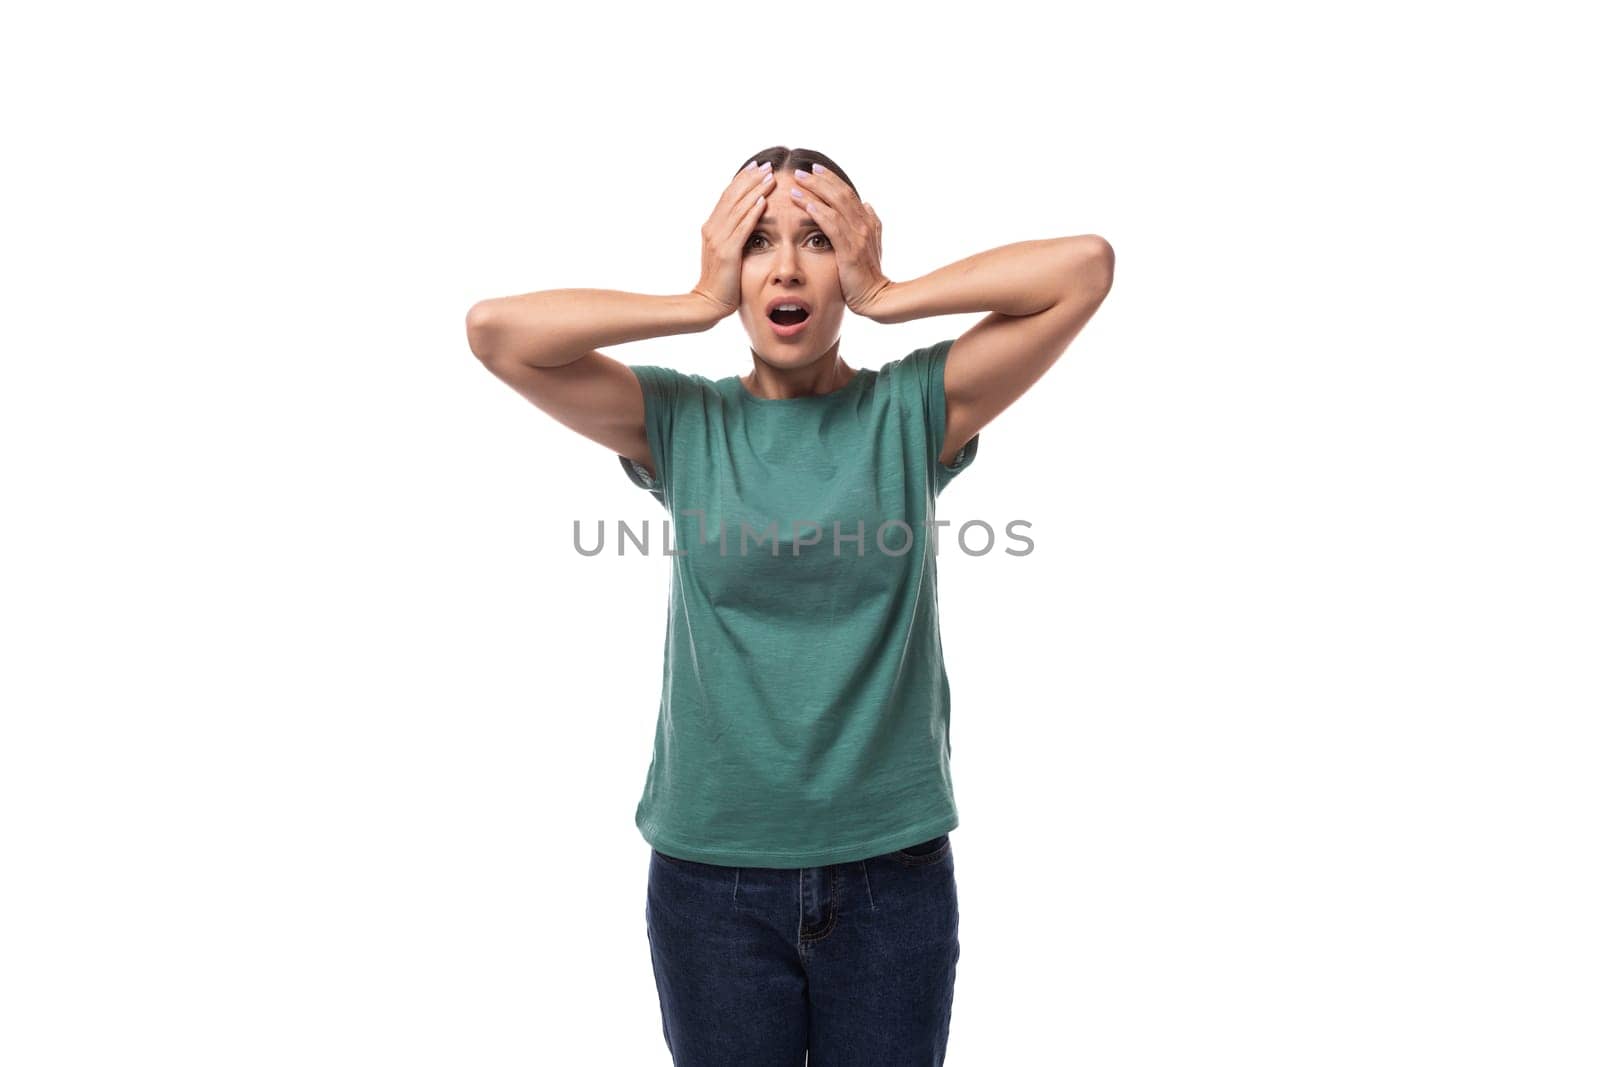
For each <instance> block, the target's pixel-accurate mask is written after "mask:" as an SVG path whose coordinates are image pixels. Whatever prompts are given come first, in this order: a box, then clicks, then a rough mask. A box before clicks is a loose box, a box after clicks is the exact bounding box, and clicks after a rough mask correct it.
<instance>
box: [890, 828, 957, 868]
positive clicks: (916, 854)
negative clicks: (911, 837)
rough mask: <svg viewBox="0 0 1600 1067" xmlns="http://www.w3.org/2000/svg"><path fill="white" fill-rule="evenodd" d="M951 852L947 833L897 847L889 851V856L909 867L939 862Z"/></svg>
mask: <svg viewBox="0 0 1600 1067" xmlns="http://www.w3.org/2000/svg"><path fill="white" fill-rule="evenodd" d="M949 854H950V835H949V834H947V833H946V834H940V835H939V836H938V837H934V838H929V839H928V840H927V841H923V842H922V843H920V844H916V845H907V846H906V847H905V848H899V849H895V850H894V851H893V852H891V853H889V857H890V858H891V859H893V860H896V861H897V862H899V863H903V864H905V865H906V866H908V867H920V866H922V865H923V864H926V863H938V862H939V861H940V860H942V859H944V858H945V857H946V856H948V855H949Z"/></svg>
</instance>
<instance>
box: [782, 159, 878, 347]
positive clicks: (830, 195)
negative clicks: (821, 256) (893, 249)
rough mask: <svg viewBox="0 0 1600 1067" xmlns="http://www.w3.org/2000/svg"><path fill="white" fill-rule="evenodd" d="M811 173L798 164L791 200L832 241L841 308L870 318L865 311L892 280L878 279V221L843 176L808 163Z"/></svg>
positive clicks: (875, 214)
mask: <svg viewBox="0 0 1600 1067" xmlns="http://www.w3.org/2000/svg"><path fill="white" fill-rule="evenodd" d="M811 170H812V173H810V174H806V173H805V172H804V171H802V170H800V169H799V168H798V167H797V168H796V169H795V171H794V175H795V184H796V185H798V186H799V187H800V188H798V189H796V190H794V192H795V193H797V194H798V193H800V192H802V191H803V192H804V193H805V195H804V197H801V196H798V195H797V196H796V197H795V203H797V204H799V205H800V206H801V207H803V208H805V210H806V212H807V213H808V214H810V216H811V217H812V218H813V219H816V220H817V225H818V226H821V227H822V232H823V234H824V235H825V236H826V237H827V238H828V242H829V243H830V244H832V245H833V251H834V261H835V263H836V264H837V265H838V269H839V288H840V289H841V290H843V292H844V303H845V307H847V308H849V309H850V310H851V311H854V312H855V313H856V314H857V315H865V316H867V317H868V318H871V309H872V306H873V304H874V303H875V302H876V301H877V299H878V298H879V297H880V296H882V295H883V291H884V290H885V289H887V288H889V286H890V285H892V284H893V283H892V282H890V281H889V279H888V278H886V277H884V274H883V269H882V268H881V267H880V266H879V259H880V257H881V256H882V254H883V225H882V223H880V222H879V221H878V215H877V212H875V211H873V210H872V205H871V204H864V203H862V202H861V200H860V199H859V198H858V197H857V196H856V192H855V190H854V189H852V188H850V186H849V185H847V184H846V183H845V182H844V180H843V179H841V178H840V177H839V176H838V175H836V174H834V173H833V172H832V171H830V170H828V169H827V168H825V167H823V166H822V165H821V164H818V163H813V164H811Z"/></svg>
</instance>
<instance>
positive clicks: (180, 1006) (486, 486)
mask: <svg viewBox="0 0 1600 1067" xmlns="http://www.w3.org/2000/svg"><path fill="white" fill-rule="evenodd" d="M1575 9H1576V5H1548V4H1547V5H1542V6H1536V7H1529V6H1526V5H1518V6H1517V7H1515V8H1513V7H1511V6H1510V5H1499V6H1489V5H1448V6H1447V5H1442V4H1441V5H1416V4H1413V5H1402V6H1395V5H1392V4H1386V5H1383V6H1381V7H1380V6H1378V5H1373V4H1344V5H1339V6H1336V7H1333V8H1325V7H1324V8H1315V9H1313V8H1310V7H1302V8H1298V9H1296V8H1294V7H1291V6H1285V5H1279V4H1273V5H1267V4H1262V5H1237V4H1235V5H1223V6H1220V7H1219V6H1217V5H1200V6H1194V5H1184V6H1178V5H1171V6H1164V5H1156V6H1149V5H1131V4H1116V5H1110V4H1106V5H1093V6H1092V7H1088V8H1084V9H1075V8H1070V7H1069V8H1056V9H1051V8H1041V7H1035V6H1032V5H1028V6H1024V5H1020V4H1005V3H986V4H982V5H978V6H976V7H973V6H964V7H955V8H950V9H938V8H928V7H925V6H919V7H909V6H908V7H901V8H897V9H885V8H873V7H869V6H866V5H860V4H850V5H838V6H834V5H828V4H819V3H802V4H797V5H792V6H788V5H780V4H772V5H756V6H752V5H726V6H718V7H714V8H710V9H707V8H697V9H696V10H694V11H691V10H689V9H686V8H683V7H682V6H681V5H671V6H668V7H654V8H649V9H637V10H635V9H615V8H613V9H604V8H602V9H592V8H591V9H580V8H578V7H576V6H572V5H564V6H562V7H559V8H557V9H554V10H551V11H544V12H541V11H540V10H539V9H538V8H537V7H535V6H533V5H527V4H518V5H506V6H468V7H460V6H454V7H451V8H450V9H448V10H447V9H445V8H443V7H442V6H440V7H437V8H435V9H433V10H421V9H417V8H409V7H405V6H396V5H359V6H358V5H335V6H329V5H326V4H319V5H316V6H314V7H313V6H311V5H303V4H278V5H272V6H265V7H261V8H258V9H255V10H246V9H242V8H237V7H232V6H228V5H223V6H218V5H199V4H195V5H183V6H180V5H172V4H157V5H154V6H152V5H136V6H132V7H128V6H118V7H112V6H110V5H80V6H78V7H75V8H63V7H55V8H53V9H51V12H50V13H49V14H48V15H40V14H38V13H32V14H20V13H19V14H12V15H11V16H9V17H8V19H7V24H8V25H7V29H6V31H5V33H4V34H3V35H0V36H3V39H4V43H3V45H0V60H3V62H0V79H3V80H4V88H5V90H6V99H7V106H6V108H5V120H4V121H5V126H6V131H5V139H6V141H7V143H8V149H7V155H8V163H7V165H6V167H5V168H4V177H3V178H0V181H4V183H5V186H6V191H5V197H4V204H5V212H6V223H5V227H4V230H5V232H4V235H3V237H0V244H3V245H4V261H3V262H4V271H5V277H4V285H3V290H0V291H3V302H4V338H3V340H4V367H5V386H4V388H3V390H0V435H3V444H4V446H5V447H4V466H3V477H4V482H3V486H0V491H3V493H4V500H5V505H6V522H5V524H4V536H5V551H4V555H3V558H4V567H5V571H4V574H3V576H0V583H3V584H0V601H3V603H4V615H3V626H4V647H5V665H4V670H3V672H0V679H3V680H0V685H3V687H4V689H3V693H0V699H3V708H4V719H3V735H0V864H3V865H4V869H3V872H0V874H3V876H0V1003H3V1004H4V1005H5V1007H4V1018H3V1022H0V1060H4V1061H5V1062H6V1063H7V1064H8V1065H16V1067H31V1065H45V1064H96V1065H100V1064H121V1063H134V1062H149V1063H161V1064H163V1065H172V1067H176V1065H180V1064H184V1065H187V1064H196V1065H198V1064H204V1065H208V1067H209V1065H216V1064H228V1065H247V1064H248V1065H256V1064H262V1065H267V1064H271V1065H281V1064H319V1065H320V1064H338V1065H348V1064H383V1065H385V1067H397V1065H401V1064H474V1065H484V1067H487V1065H499V1064H547V1063H591V1062H592V1063H601V1062H604V1063H627V1064H658V1063H659V1064H665V1063H667V1062H669V1061H668V1055H667V1051H666V1047H665V1043H664V1041H663V1039H662V1034H661V1019H660V1013H659V1009H658V1006H657V1001H656V993H655V988H654V984H653V979H652V975H651V970H650V961H649V950H648V944H647V942H646V938H645V929H644V899H645V897H644V894H645V876H646V870H647V865H648V847H647V846H646V845H645V843H644V841H643V840H642V839H641V838H640V836H639V834H638V831H637V830H636V829H635V828H634V825H633V814H634V807H635V804H636V803H637V800H638V795H639V791H640V788H641V787H642V785H643V781H644V775H645V771H646V768H647V766H648V762H649V757H650V748H651V742H652V737H653V729H654V722H655V715H656V710H657V699H658V695H659V685H660V671H661V643H662V638H663V636H664V626H665V611H666V591H667V571H668V562H667V560H666V559H665V558H664V557H662V556H660V555H655V556H652V557H641V556H639V555H637V554H631V555H629V556H627V557H626V558H618V557H616V556H615V555H611V554H607V555H605V556H601V557H597V558H588V557H583V556H580V555H578V554H577V553H576V552H575V551H574V549H573V547H572V523H573V520H574V519H575V518H577V519H582V520H584V521H585V522H586V523H591V524H592V523H593V522H595V521H597V520H599V519H605V520H606V521H607V522H608V523H614V522H616V521H619V520H624V519H626V520H629V521H633V522H639V521H643V520H649V521H650V522H651V523H652V524H653V526H654V527H656V531H655V532H656V536H657V537H659V522H660V519H661V518H662V517H663V516H664V513H663V512H662V510H661V508H660V506H659V505H658V504H657V503H656V502H655V501H654V500H653V499H651V498H650V497H649V496H648V495H647V494H645V493H644V492H643V491H641V490H639V489H637V488H636V487H634V486H633V485H632V484H631V483H630V482H629V481H628V480H627V478H626V476H625V475H624V473H623V471H622V469H621V468H620V466H619V464H618V463H617V460H616V457H615V456H614V455H612V454H611V453H609V452H608V451H606V450H604V449H603V448H601V447H599V446H597V445H595V444H594V443H592V442H590V441H588V440H586V439H584V438H582V437H579V436H578V435H576V434H574V433H573V432H571V431H569V430H567V429H565V428H564V427H562V426H560V425H559V424H557V423H556V422H554V421H553V420H551V419H550V418H549V417H547V416H545V415H544V414H542V413H541V412H540V411H539V410H538V409H536V408H534V407H533V406H531V405H529V404H528V403H527V402H526V401H524V400H522V399H521V398H520V397H518V396H517V395H516V394H515V393H514V392H512V391H511V390H510V389H509V388H507V387H506V386H505V385H504V384H502V383H501V382H499V381H498V380H496V379H495V378H493V377H492V376H491V375H490V374H488V373H487V372H486V371H485V369H484V368H483V367H482V366H481V365H480V364H479V363H478V361H477V360H476V359H475V358H474V357H473V356H472V354H471V352H470V351H469V349H468V348H467V344H466V336H465V329H464V320H465V315H466V312H467V309H468V308H469V307H470V306H471V305H472V304H473V303H474V302H475V301H477V300H480V299H483V298H486V297H491V296H502V295H509V294H513V293H522V292H530V291H534V290H539V289H548V288H563V287H594V288H613V289H626V290H630V291H635V292H646V293H660V294H665V293H673V292H684V291H686V290H687V289H688V288H689V287H691V286H692V285H693V284H694V283H695V281H696V280H697V277H698V270H699V244H698V242H699V227H700V225H701V223H702V222H703V221H705V218H706V216H707V214H708V213H709V212H710V209H711V207H712V205H713V204H714V203H715V201H716V199H717V197H718V196H719V195H720V193H721V191H722V189H723V187H724V186H725V185H726V183H727V182H728V180H729V179H730V178H731V176H732V174H733V172H734V170H735V169H736V168H737V167H738V165H739V164H740V163H742V162H743V161H744V160H745V159H746V158H748V157H749V156H750V155H751V154H752V153H754V152H756V151H758V150H759V149H761V148H764V147H766V146H768V145H772V144H779V143H782V144H787V145H791V146H804V147H812V148H817V149H820V150H822V151H824V152H826V153H828V154H829V155H831V156H833V157H834V159H836V160H837V161H838V162H839V163H840V165H841V166H842V167H844V169H845V170H846V171H847V172H848V173H849V175H850V176H851V178H852V179H854V181H855V183H856V184H857V186H858V187H859V188H860V189H861V190H862V193H863V196H864V197H865V198H866V199H867V200H868V201H870V202H872V203H873V205H874V207H875V208H876V209H877V211H878V214H879V216H880V217H881V218H882V220H883V223H884V227H885V231H884V246H885V259H884V268H885V270H886V272H887V273H888V275H889V277H890V278H892V279H897V280H906V279H909V278H912V277H915V276H918V275H921V274H924V273H927V272H929V271H931V270H934V269H936V268H937V267H939V266H942V265H944V264H946V263H949V262H952V261H954V260H956V259H960V258H963V257H965V256H968V255H971V254H973V253H975V252H978V251H982V250H984V249H987V248H992V247H995V246H998V245H1001V244H1006V243H1010V242H1013V241H1019V240H1026V239H1031V238H1041V237H1056V236H1064V235H1069V234H1078V233H1097V234H1100V235H1102V236H1104V237H1105V238H1106V239H1107V240H1109V241H1110V242H1111V244H1112V245H1113V247H1114V248H1115V250H1116V255H1117V274H1116V283H1115V287H1114V289H1113V291H1112V293H1111V295H1110V297H1109V298H1108V299H1107V301H1106V302H1105V304H1104V305H1103V306H1102V308H1101V309H1100V311H1099V313H1098V314H1097V315H1096V316H1095V318H1094V319H1093V321H1092V322H1091V323H1090V324H1089V326H1088V327H1087V328H1086V329H1085V330H1084V331H1083V333H1082V334H1081V335H1080V336H1079V338H1078V339H1077V341H1075V343H1074V344H1073V345H1072V346H1071V347H1070V348H1069V349H1068V350H1067V352H1066V354H1065V355H1064V356H1063V357H1062V358H1061V360H1060V361H1059V363H1058V364H1057V365H1056V366H1055V367H1054V368H1053V369H1052V370H1051V371H1050V372H1049V373H1048V374H1047V375H1046V377H1045V378H1044V380H1042V381H1041V382H1040V383H1039V384H1038V385H1037V386H1036V387H1035V388H1033V389H1032V390H1031V391H1030V392H1029V394H1028V395H1026V396H1025V397H1023V398H1022V399H1021V400H1020V401H1019V402H1018V403H1016V404H1015V405H1013V406H1012V407H1011V408H1010V409H1008V410H1007V411H1005V412H1004V413H1002V414H1001V415H1000V416H999V417H998V418H997V419H996V420H995V421H994V422H993V423H991V424H990V425H989V426H988V427H987V428H986V429H985V430H984V431H983V434H982V450H981V452H980V454H979V456H978V458H977V460H976V461H975V462H974V464H973V466H972V468H971V469H970V470H968V471H967V472H966V473H964V474H963V475H962V476H961V477H960V479H959V480H957V481H956V482H954V483H953V484H952V486H951V488H950V490H949V491H948V492H946V493H945V494H944V495H943V496H942V497H941V500H940V505H941V507H940V513H941V517H943V518H947V519H950V520H952V521H953V522H956V523H960V522H962V521H965V520H967V519H970V518H982V519H985V520H986V521H990V522H991V523H992V524H994V525H995V526H996V527H997V528H1001V527H1003V524H1004V523H1005V522H1006V521H1009V520H1010V519H1013V518H1019V517H1020V518H1025V519H1027V520H1029V521H1030V522H1032V523H1033V529H1032V531H1030V535H1031V536H1032V537H1033V538H1034V539H1035V543H1036V549H1035V551H1034V552H1033V553H1032V554H1031V555H1029V556H1026V557H1022V558H1014V557H1011V556H1007V555H1005V554H1004V553H1003V552H998V551H997V552H995V553H992V554H990V555H989V556H987V557H965V556H963V555H962V554H961V553H959V552H949V551H946V552H942V553H941V567H940V577H941V583H942V584H941V606H942V611H943V628H944V640H945V647H946V652H947V656H948V663H949V670H950V676H951V685H952V690H953V697H954V705H955V706H954V717H953V725H952V735H951V736H952V747H953V773H954V775H955V783H956V790H957V799H958V803H959V805H960V810H961V826H960V828H959V829H958V830H956V831H955V832H954V833H953V834H952V840H953V842H954V856H955V864H956V871H957V877H958V883H959V887H960V901H961V944H962V954H961V962H960V965H959V975H958V982H957V989H956V1000H955V1007H954V1016H953V1021H952V1029H951V1036H950V1046H949V1061H948V1062H949V1063H951V1064H962V1065H979V1064H983V1065H987V1064H1012V1063H1017V1064H1021V1063H1028V1064H1034V1063H1061V1064H1074V1065H1077V1064H1082V1065H1093V1067H1134V1065H1141V1067H1142V1065H1151V1067H1155V1065H1160V1067H1171V1065H1174V1064H1194V1063H1207V1064H1209V1063H1217V1064H1228V1065H1229V1067H1244V1065H1261V1067H1269V1065H1270V1067H1280V1065H1283V1064H1294V1065H1296V1067H1300V1065H1324V1064H1326V1065H1341V1067H1342V1065H1348V1064H1355V1063H1360V1064H1366V1065H1377V1064H1394V1065H1408V1067H1409V1065H1415V1064H1450V1065H1452V1067H1457V1065H1464V1064H1507V1065H1512V1064H1515V1065H1519V1067H1520V1065H1526V1064H1539V1065H1541V1067H1556V1065H1566V1064H1573V1065H1576V1064H1593V1063H1595V1062H1596V1060H1597V1057H1600V1031H1597V1030H1596V1027H1595V1025H1594V1023H1595V1015H1594V1012H1595V1006H1596V1004H1597V1002H1600V975H1597V970H1596V967H1595V960H1596V959H1597V957H1600V920H1597V911H1596V908H1595V906H1594V902H1595V901H1596V900H1597V899H1600V870H1597V853H1596V841H1597V829H1600V827H1597V825H1596V823H1597V820H1596V813H1597V811H1600V796H1597V792H1600V789H1597V785H1596V757H1597V756H1600V752H1597V746H1596V743H1595V739H1596V729H1595V717H1596V712H1597V711H1600V700H1597V697H1600V692H1597V690H1600V686H1597V679H1596V669H1595V668H1596V655H1595V653H1596V649H1597V638H1600V622H1597V609H1596V603H1597V600H1596V596H1597V593H1600V588H1597V586H1600V582H1597V577H1600V575H1597V566H1596V556H1595V547H1594V546H1595V545H1596V544H1600V521H1597V508H1596V484H1597V482H1596V475H1597V473H1600V472H1597V469H1596V458H1597V455H1600V439H1597V438H1600V433H1597V430H1596V420H1595V410H1596V402H1597V400H1600V396H1597V389H1596V386H1597V383H1600V373H1597V369H1596V356H1597V355H1600V351H1597V348H1600V346H1597V344H1596V329H1595V319H1594V313H1595V306H1596V304H1595V292H1596V282H1597V280H1600V278H1597V274H1600V272H1597V268H1596V246H1597V238H1600V226H1597V217H1596V208H1595V199H1594V197H1593V191H1594V189H1595V188H1597V187H1600V181H1597V175H1596V167H1595V158H1594V155H1593V154H1592V147H1593V133H1594V123H1593V118H1594V114H1593V108H1592V102H1593V100H1594V99H1595V96H1596V89H1597V86H1596V84H1595V81H1596V79H1595V77H1594V74H1593V62H1592V60H1593V55H1592V52H1593V48H1592V37H1589V36H1587V35H1586V34H1583V33H1580V32H1579V31H1578V27H1577V25H1576V24H1575V22H1574V21H1573V19H1572V17H1571V16H1572V15H1573V14H1575ZM36 12H37V9H36ZM1046 15H1048V16H1049V18H1050V19H1052V20H1053V21H1051V22H1044V21H1040V20H1041V19H1042V18H1044V17H1045V16H1046ZM1586 68H1587V69H1586ZM979 317H980V316H977V315H972V316H959V317H950V318H945V319H935V320H921V321H915V322H910V323H905V324H900V325H894V326H878V325H876V324H874V323H871V322H868V321H866V320H864V319H860V318H857V317H854V316H847V321H846V324H845V327H844V340H843V345H844V348H843V351H844V354H845V358H846V361H847V362H849V363H850V364H851V365H852V366H867V367H877V366H880V365H881V364H882V363H884V362H887V361H888V360H890V359H893V358H897V357H899V356H902V355H904V354H906V353H907V352H909V351H910V350H912V349H914V348H917V347H920V346H922V345H925V344H930V343H932V342H934V341H938V340H941V339H943V338H946V337H954V336H957V335H958V334H959V333H960V332H962V331H964V330H966V329H967V328H969V327H971V326H972V325H974V324H975V323H976V322H977V321H978V319H979ZM610 354H612V355H614V356H616V357H617V358H620V359H623V360H625V361H627V362H634V363H638V362H650V363H661V364H669V365H672V366H677V367H680V368H682V369H684V370H686V371H691V372H697V373H703V374H707V375H710V376H713V377H721V376H725V375H729V374H736V373H742V372H743V371H745V370H747V369H748V368H749V366H750V356H749V352H748V348H747V345H746V338H745V335H744V333H743V330H742V328H741V327H740V325H739V322H738V319H737V318H730V319H727V320H724V321H723V322H722V323H721V324H719V325H718V326H717V327H715V328H714V329H713V330H711V331H709V332H707V333H703V334H690V335H684V336H680V337H668V338H660V339H655V340H651V341H645V342H639V343H635V344H632V345H626V346H622V347H620V348H616V349H613V350H611V353H610ZM1004 543H1005V542H1004V541H1003V540H1002V545H1003V544H1004ZM798 654H803V650H799V652H798Z"/></svg>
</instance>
